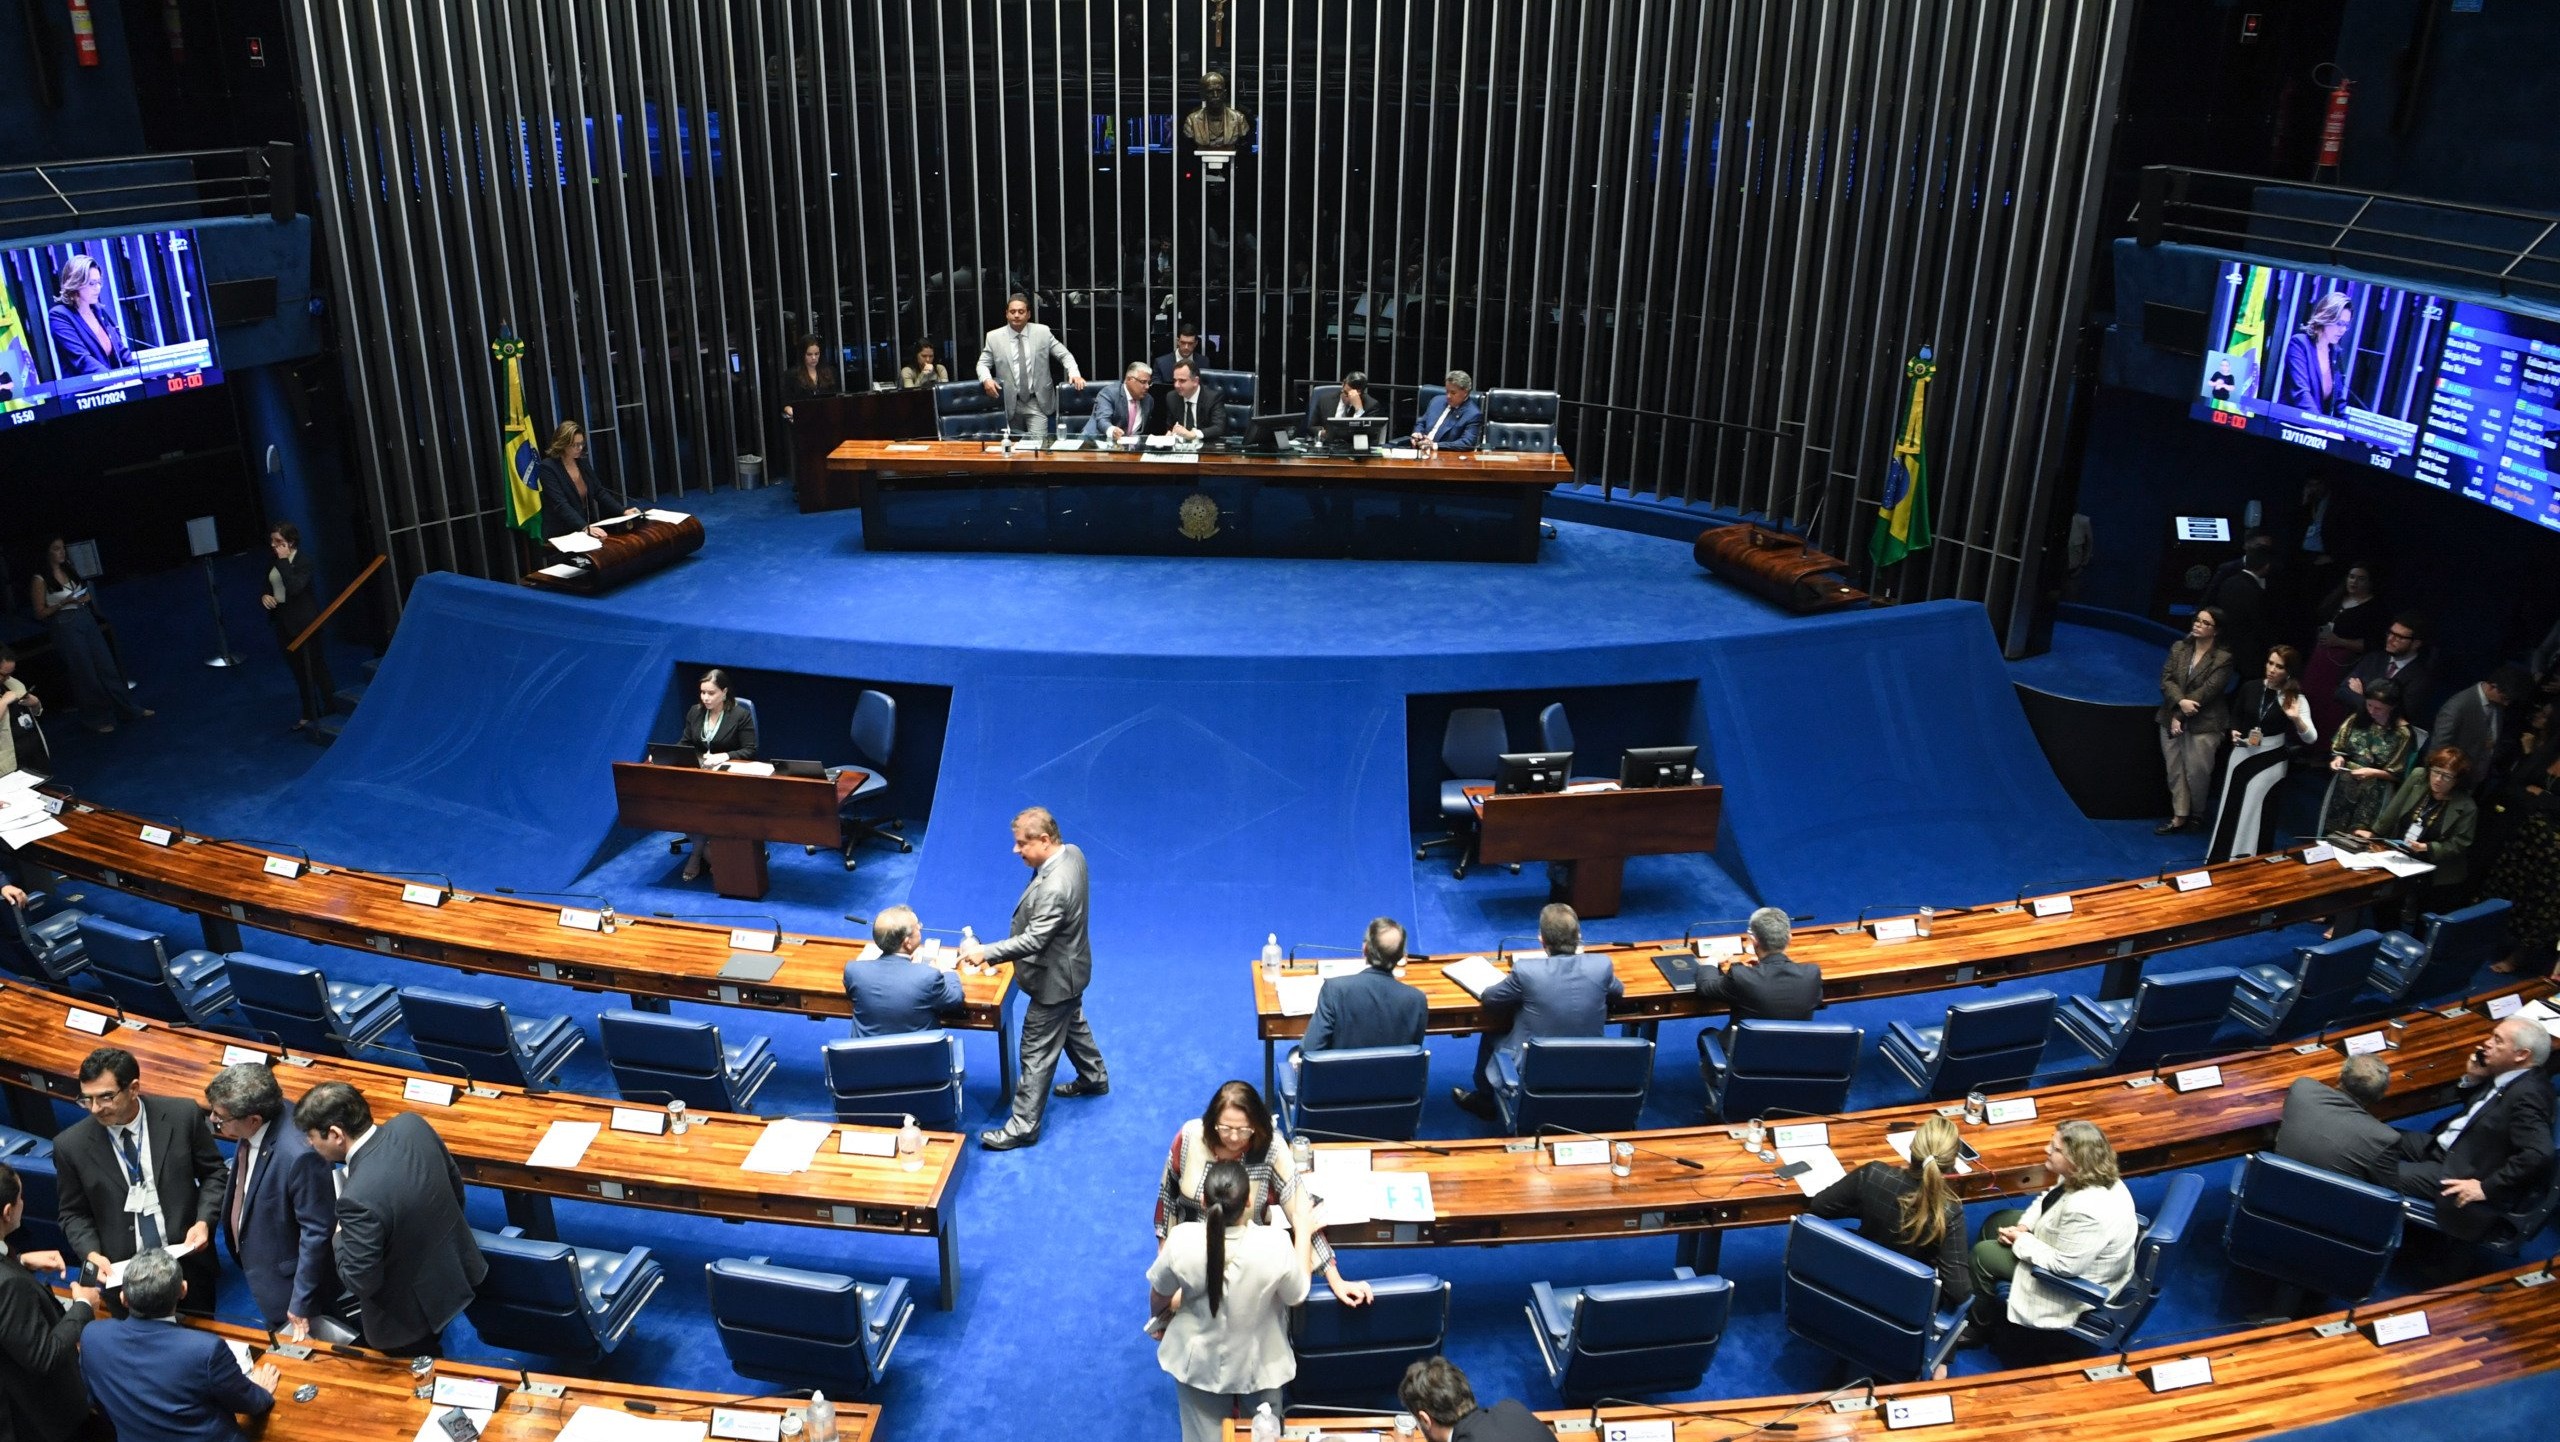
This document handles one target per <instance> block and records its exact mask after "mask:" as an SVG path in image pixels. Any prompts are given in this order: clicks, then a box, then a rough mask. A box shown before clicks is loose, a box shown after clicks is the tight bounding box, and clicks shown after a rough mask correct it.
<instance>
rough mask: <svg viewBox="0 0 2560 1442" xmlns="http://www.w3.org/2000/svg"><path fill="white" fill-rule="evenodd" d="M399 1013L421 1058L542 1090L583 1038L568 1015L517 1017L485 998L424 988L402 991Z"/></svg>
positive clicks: (487, 1078) (475, 1076) (473, 1074)
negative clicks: (405, 1022)
mask: <svg viewBox="0 0 2560 1442" xmlns="http://www.w3.org/2000/svg"><path fill="white" fill-rule="evenodd" d="M400 1014H401V1016H403V1017H404V1018H406V1019H407V1020H408V1023H409V1040H411V1041H412V1042H415V1043H416V1044H417V1048H418V1051H419V1053H420V1054H421V1055H424V1056H429V1057H433V1058H435V1059H436V1060H437V1061H442V1062H450V1063H452V1064H453V1065H455V1066H458V1067H460V1068H462V1070H463V1073H464V1074H465V1075H467V1076H469V1077H471V1078H472V1079H473V1080H475V1081H487V1082H503V1083H505V1084H507V1085H509V1086H520V1087H523V1088H524V1089H525V1090H527V1091H542V1090H544V1089H545V1088H547V1087H549V1086H550V1085H551V1079H552V1078H553V1077H555V1076H558V1075H559V1074H560V1067H561V1065H562V1064H563V1063H565V1062H566V1061H568V1060H569V1057H570V1055H571V1054H572V1053H574V1052H576V1051H577V1049H578V1047H579V1046H580V1044H582V1043H584V1042H585V1041H586V1039H587V1036H586V1033H585V1032H582V1031H580V1030H578V1028H577V1027H576V1026H575V1025H573V1024H571V1022H570V1020H569V1018H568V1017H566V1016H540V1017H524V1018H521V1019H519V1018H516V1017H511V1016H509V1015H507V1008H506V1006H505V1005H504V1004H503V1003H500V1002H497V1001H493V1000H491V999H490V998H488V997H485V996H470V995H466V994H465V993H462V992H458V991H441V990H438V989H436V988H434V987H428V986H404V987H402V988H400Z"/></svg>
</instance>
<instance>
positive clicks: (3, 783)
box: [0, 771, 44, 791]
mask: <svg viewBox="0 0 2560 1442" xmlns="http://www.w3.org/2000/svg"><path fill="white" fill-rule="evenodd" d="M43 780H44V778H43V777H41V776H38V775H37V774H36V773H34V772H32V771H12V772H10V773H9V774H8V775H6V776H0V791H25V790H28V789H30V788H32V787H34V786H36V785H38V784H39V783H41V782H42V781H43Z"/></svg>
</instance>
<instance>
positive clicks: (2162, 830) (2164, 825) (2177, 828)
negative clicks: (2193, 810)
mask: <svg viewBox="0 0 2560 1442" xmlns="http://www.w3.org/2000/svg"><path fill="white" fill-rule="evenodd" d="M2186 829H2187V818H2185V817H2183V816H2172V817H2170V818H2169V819H2168V820H2166V821H2163V822H2161V823H2160V824H2159V825H2157V826H2154V827H2152V828H2151V834H2152V835H2154V836H2175V835H2177V834H2178V833H2179V832H2181V831H2184V830H2186Z"/></svg>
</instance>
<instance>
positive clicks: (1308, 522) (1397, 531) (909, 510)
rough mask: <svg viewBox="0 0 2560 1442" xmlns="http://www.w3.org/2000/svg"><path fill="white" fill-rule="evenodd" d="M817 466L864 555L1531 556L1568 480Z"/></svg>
mask: <svg viewBox="0 0 2560 1442" xmlns="http://www.w3.org/2000/svg"><path fill="white" fill-rule="evenodd" d="M1087 404H1090V401H1088V402H1087ZM827 473H828V483H827V488H826V489H827V491H828V493H829V494H830V495H834V496H839V497H848V496H849V497H853V498H856V499H857V500H858V502H859V504H860V505H861V507H862V543H863V545H864V546H865V547H866V548H868V549H870V550H875V551H890V550H895V551H912V550H929V551H949V550H966V551H1051V552H1070V553H1076V554H1088V555H1096V554H1098V555H1184V556H1191V555H1237V556H1358V557H1365V558H1373V559H1384V560H1474V561H1534V560H1536V559H1537V558H1538V519H1539V513H1540V510H1541V507H1542V505H1543V503H1544V500H1545V496H1546V492H1547V488H1548V487H1550V486H1553V485H1555V484H1557V483H1558V482H1560V481H1569V480H1571V479H1572V478H1573V464H1572V462H1570V461H1568V460H1566V459H1565V457H1564V456H1563V455H1562V454H1560V453H1557V452H1552V451H1547V452H1535V451H1483V450H1478V451H1442V452H1440V453H1439V454H1437V455H1435V456H1432V457H1429V458H1427V459H1426V458H1423V457H1420V456H1414V457H1391V456H1386V455H1377V456H1371V457H1367V458H1356V457H1353V456H1349V455H1344V454H1339V453H1331V452H1316V451H1307V452H1292V453H1283V454H1276V455H1247V454H1244V453H1242V452H1240V451H1227V450H1210V451H1189V452H1179V451H1162V450H1150V449H1136V450H1124V449H1121V448H1118V447H1115V446H1111V445H1109V444H1107V443H1104V442H1097V441H1091V440H1088V441H1085V442H1083V444H1082V445H1081V447H1080V448H1078V449H1074V450H1046V449H1034V448H1031V447H1030V446H1028V445H1027V444H1024V445H1017V446H1015V447H1014V448H1012V449H1009V450H1008V449H1006V448H1004V447H1003V446H1001V445H1000V444H999V443H997V442H993V441H983V440H967V441H885V440H849V441H846V442H844V443H843V444H841V445H839V446H837V447H836V448H835V449H834V450H833V451H831V452H829V453H828V456H827ZM804 494H806V492H805V491H804Z"/></svg>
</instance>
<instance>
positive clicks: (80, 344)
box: [18, 301, 133, 385]
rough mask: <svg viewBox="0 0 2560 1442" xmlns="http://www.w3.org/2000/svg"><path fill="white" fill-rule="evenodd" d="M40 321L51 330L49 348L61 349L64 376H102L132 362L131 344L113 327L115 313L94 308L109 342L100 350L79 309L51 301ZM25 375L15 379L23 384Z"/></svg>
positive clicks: (96, 339)
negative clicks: (82, 320) (105, 329)
mask: <svg viewBox="0 0 2560 1442" xmlns="http://www.w3.org/2000/svg"><path fill="white" fill-rule="evenodd" d="M44 323H45V329H47V330H49V331H51V332H52V333H53V348H54V349H55V350H56V351H58V352H60V353H61V356H62V373H63V374H64V375H66V376H102V375H105V374H106V373H107V372H109V371H111V370H119V369H122V368H123V367H125V366H129V365H131V364H133V347H132V346H130V345H127V344H126V343H125V338H124V332H122V331H120V330H117V329H116V320H115V317H114V316H111V315H109V314H107V313H106V311H105V310H104V309H103V308H101V309H100V310H99V312H98V324H100V325H102V326H105V327H106V328H107V339H108V340H109V341H110V342H112V344H110V345H109V346H107V347H106V348H105V349H103V350H102V349H100V348H99V346H98V338H97V337H96V336H94V335H91V334H90V333H89V328H88V327H87V326H85V325H82V324H81V323H80V316H79V313H78V312H76V311H74V310H72V308H71V307H69V306H67V305H64V304H62V303H61V302H60V301H56V302H54V305H53V309H52V310H51V311H50V312H49V313H47V314H46V316H45V322H44ZM26 379H27V378H26V377H25V376H20V377H19V378H18V381H19V383H20V384H21V385H23V384H25V383H26Z"/></svg>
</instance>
